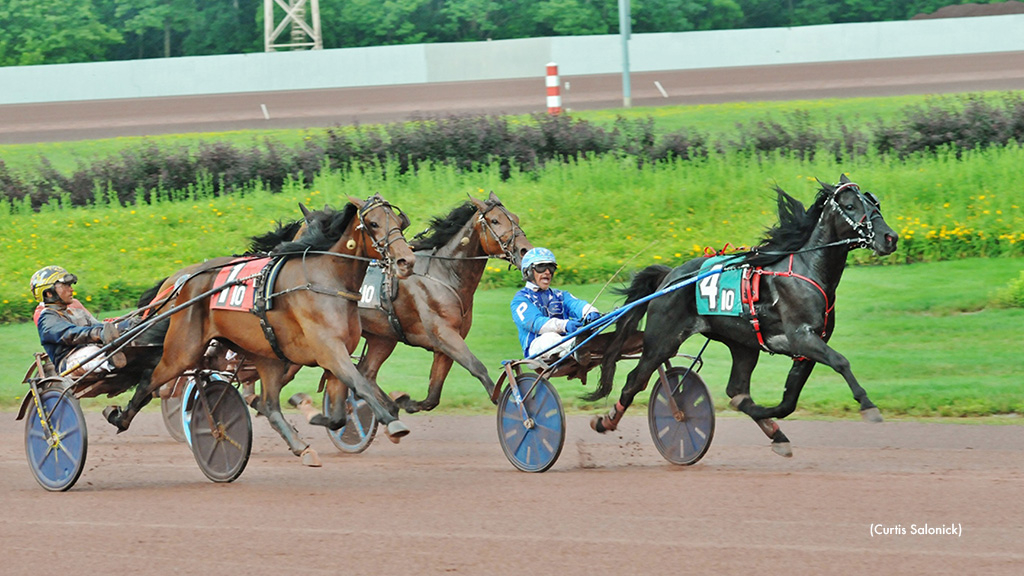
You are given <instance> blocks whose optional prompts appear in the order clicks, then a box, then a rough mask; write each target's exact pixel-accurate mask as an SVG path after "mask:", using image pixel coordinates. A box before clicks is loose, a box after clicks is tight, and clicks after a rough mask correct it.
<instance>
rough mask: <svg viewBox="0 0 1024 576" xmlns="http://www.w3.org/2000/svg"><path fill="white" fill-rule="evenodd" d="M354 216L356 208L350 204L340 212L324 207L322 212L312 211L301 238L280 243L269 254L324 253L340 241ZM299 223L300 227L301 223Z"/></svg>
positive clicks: (307, 218)
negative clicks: (309, 251)
mask: <svg viewBox="0 0 1024 576" xmlns="http://www.w3.org/2000/svg"><path fill="white" fill-rule="evenodd" d="M355 216H356V206H355V204H351V203H350V204H346V205H345V208H344V209H342V210H335V209H333V208H331V207H330V206H325V207H324V209H323V210H314V211H312V212H311V213H310V214H309V215H308V216H307V217H306V231H305V232H303V233H302V236H301V237H299V238H297V239H295V240H291V241H284V242H281V243H280V244H278V245H277V246H276V247H274V248H273V249H272V250H271V251H270V253H271V254H282V253H286V252H304V251H306V250H311V251H315V252H322V251H326V250H328V249H329V248H331V247H332V246H334V244H335V243H337V242H338V240H340V239H341V235H342V234H344V233H345V230H347V229H348V226H349V224H351V223H352V219H353V218H355ZM299 222H300V225H301V221H299ZM296 230H297V229H296Z"/></svg>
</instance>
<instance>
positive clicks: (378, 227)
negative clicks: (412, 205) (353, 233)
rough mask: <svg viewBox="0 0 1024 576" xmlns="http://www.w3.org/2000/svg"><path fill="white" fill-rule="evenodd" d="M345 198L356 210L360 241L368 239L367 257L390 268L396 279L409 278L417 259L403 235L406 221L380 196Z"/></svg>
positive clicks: (404, 216) (402, 214) (407, 219)
mask: <svg viewBox="0 0 1024 576" xmlns="http://www.w3.org/2000/svg"><path fill="white" fill-rule="evenodd" d="M348 199H349V202H351V203H352V204H353V205H355V207H356V208H357V210H358V212H357V214H358V217H359V230H361V231H362V234H361V235H359V236H360V238H362V237H366V238H367V239H369V242H367V243H366V244H365V247H364V250H365V251H366V254H367V255H368V256H369V257H371V258H377V259H380V260H382V261H383V262H384V263H385V265H386V266H388V267H391V266H392V265H393V266H394V269H395V272H396V274H397V275H398V277H399V278H408V277H409V276H410V275H412V271H413V270H412V268H413V265H414V264H415V263H416V256H415V255H414V254H413V253H412V248H410V247H409V244H408V243H407V242H406V241H405V236H404V235H403V234H402V232H403V231H404V230H405V229H406V228H407V227H408V226H409V218H408V217H407V216H406V215H405V214H404V213H402V212H401V211H400V210H398V209H397V208H395V207H394V206H392V205H391V204H390V203H388V201H387V200H385V199H384V198H383V197H382V196H381V195H380V194H374V195H373V196H370V197H369V198H367V199H366V200H360V199H358V198H354V197H352V196H349V197H348ZM357 243H358V241H357Z"/></svg>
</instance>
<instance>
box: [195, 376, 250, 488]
mask: <svg viewBox="0 0 1024 576" xmlns="http://www.w3.org/2000/svg"><path fill="white" fill-rule="evenodd" d="M196 391H197V393H196V394H194V396H195V399H194V400H193V402H194V406H192V407H191V410H189V412H190V413H191V416H192V417H191V421H190V423H189V435H190V436H191V438H192V454H193V455H195V457H196V463H197V464H199V468H200V469H201V470H202V471H203V474H206V477H207V478H209V479H210V480H213V481H214V482H231V481H233V480H235V479H236V478H238V477H239V476H240V475H241V474H242V471H243V470H245V465H246V463H248V462H249V454H250V453H251V451H252V419H251V418H250V417H249V407H248V406H246V405H245V400H243V399H242V395H241V394H239V393H238V390H236V389H235V387H234V386H232V385H231V384H230V383H228V382H226V381H224V380H222V379H220V378H217V377H216V376H211V377H209V378H208V379H206V382H205V383H204V384H203V385H201V386H196ZM185 399H186V402H188V401H189V398H188V396H186V397H185ZM186 406H187V405H186ZM183 412H184V410H183Z"/></svg>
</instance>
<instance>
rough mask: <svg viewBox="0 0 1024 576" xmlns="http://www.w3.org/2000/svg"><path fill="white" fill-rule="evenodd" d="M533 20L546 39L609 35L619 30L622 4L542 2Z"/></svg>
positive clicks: (579, 0) (602, 0)
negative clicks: (550, 37) (620, 6)
mask: <svg viewBox="0 0 1024 576" xmlns="http://www.w3.org/2000/svg"><path fill="white" fill-rule="evenodd" d="M533 20H534V22H536V24H537V27H538V28H539V31H540V32H541V35H543V36H572V35H589V34H610V33H611V32H612V31H616V30H618V27H619V25H618V24H619V5H618V2H613V1H612V0H541V1H540V2H538V3H537V4H536V6H535V7H534V8H533Z"/></svg>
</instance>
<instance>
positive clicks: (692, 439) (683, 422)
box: [647, 367, 715, 466]
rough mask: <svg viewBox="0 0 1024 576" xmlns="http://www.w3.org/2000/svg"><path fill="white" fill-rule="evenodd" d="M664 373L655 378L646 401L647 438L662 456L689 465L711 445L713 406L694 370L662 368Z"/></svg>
mask: <svg viewBox="0 0 1024 576" xmlns="http://www.w3.org/2000/svg"><path fill="white" fill-rule="evenodd" d="M684 375H685V376H686V378H685V380H683V376H684ZM665 376H666V377H665V378H664V379H661V378H659V379H658V380H657V383H656V384H655V386H654V389H653V390H651V401H650V403H649V404H648V405H647V422H648V424H649V425H650V428H651V439H652V440H654V445H655V446H656V447H657V448H658V452H661V455H662V456H664V457H665V459H666V460H668V461H669V462H671V463H673V464H680V465H683V466H689V465H690V464H693V463H695V462H697V461H698V460H700V459H701V458H703V457H704V454H705V453H706V452H707V451H708V448H710V447H711V440H712V438H714V435H715V406H714V404H713V403H712V402H711V394H709V393H708V387H707V385H706V384H704V380H703V379H702V378H701V377H700V376H699V375H697V373H696V372H692V371H691V372H690V373H689V374H687V373H686V368H682V367H675V368H669V369H668V370H666V372H665ZM673 392H674V393H673Z"/></svg>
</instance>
